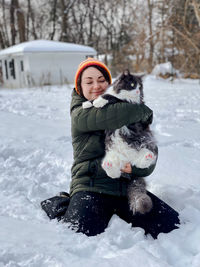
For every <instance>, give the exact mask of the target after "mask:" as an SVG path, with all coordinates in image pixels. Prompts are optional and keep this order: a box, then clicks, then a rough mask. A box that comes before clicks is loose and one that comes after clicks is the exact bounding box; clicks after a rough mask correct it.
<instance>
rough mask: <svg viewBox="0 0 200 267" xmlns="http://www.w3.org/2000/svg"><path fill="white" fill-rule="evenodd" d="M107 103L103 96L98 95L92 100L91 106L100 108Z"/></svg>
mask: <svg viewBox="0 0 200 267" xmlns="http://www.w3.org/2000/svg"><path fill="white" fill-rule="evenodd" d="M107 103H108V100H106V99H104V98H103V97H101V96H99V97H98V98H97V99H95V100H94V102H93V106H94V107H95V108H102V107H104V106H105V105H106V104H107Z"/></svg>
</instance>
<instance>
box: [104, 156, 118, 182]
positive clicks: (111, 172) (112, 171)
mask: <svg viewBox="0 0 200 267" xmlns="http://www.w3.org/2000/svg"><path fill="white" fill-rule="evenodd" d="M102 168H103V169H104V170H105V172H106V173H107V175H108V176H109V177H110V178H113V179H115V178H119V177H120V176H121V171H120V170H119V169H118V168H117V167H116V166H114V164H113V163H112V162H111V161H105V160H104V161H103V162H102Z"/></svg>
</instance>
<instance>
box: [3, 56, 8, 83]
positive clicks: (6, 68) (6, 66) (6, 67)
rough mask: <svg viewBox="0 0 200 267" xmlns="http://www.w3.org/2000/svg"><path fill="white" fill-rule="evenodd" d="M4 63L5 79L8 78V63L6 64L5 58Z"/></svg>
mask: <svg viewBox="0 0 200 267" xmlns="http://www.w3.org/2000/svg"><path fill="white" fill-rule="evenodd" d="M4 63H5V70H6V79H7V80H8V64H7V60H5V61H4Z"/></svg>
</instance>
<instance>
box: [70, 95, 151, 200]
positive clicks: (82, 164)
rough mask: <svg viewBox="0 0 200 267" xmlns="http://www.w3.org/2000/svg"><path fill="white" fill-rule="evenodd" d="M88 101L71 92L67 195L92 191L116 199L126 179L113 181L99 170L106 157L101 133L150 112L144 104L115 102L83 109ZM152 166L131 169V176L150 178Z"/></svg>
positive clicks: (122, 190)
mask: <svg viewBox="0 0 200 267" xmlns="http://www.w3.org/2000/svg"><path fill="white" fill-rule="evenodd" d="M84 101H87V100H86V99H85V98H84V97H81V96H79V95H78V94H77V93H76V91H75V90H73V92H72V102H71V131H72V145H73V153H74V163H73V166H72V169H71V171H72V181H71V186H70V195H71V196H72V195H73V194H74V193H76V192H79V191H93V192H99V193H105V194H110V195H116V196H125V195H126V193H127V184H128V181H129V180H128V179H127V178H118V179H112V178H109V177H108V176H107V174H106V172H105V171H104V170H103V169H102V167H101V161H102V158H103V157H104V154H105V145H104V139H105V134H104V130H115V129H118V128H120V127H122V126H124V125H129V124H131V123H135V122H138V121H144V122H145V121H147V120H148V119H149V118H150V117H151V116H152V111H151V110H150V109H149V108H148V107H147V106H145V105H138V104H130V103H116V104H110V105H107V106H105V107H103V108H95V107H91V108H89V109H83V108H82V103H83V102H84ZM154 168H155V165H153V166H151V167H150V168H146V169H138V168H136V167H133V168H132V169H133V171H132V176H133V177H135V178H136V177H144V176H148V175H150V174H151V173H152V172H153V170H154Z"/></svg>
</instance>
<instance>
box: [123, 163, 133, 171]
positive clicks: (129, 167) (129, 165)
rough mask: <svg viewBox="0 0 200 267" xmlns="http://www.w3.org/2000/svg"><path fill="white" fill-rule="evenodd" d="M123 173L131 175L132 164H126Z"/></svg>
mask: <svg viewBox="0 0 200 267" xmlns="http://www.w3.org/2000/svg"><path fill="white" fill-rule="evenodd" d="M121 171H122V172H125V173H131V172H132V167H131V164H130V163H126V165H125V166H124V168H123V169H121Z"/></svg>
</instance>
